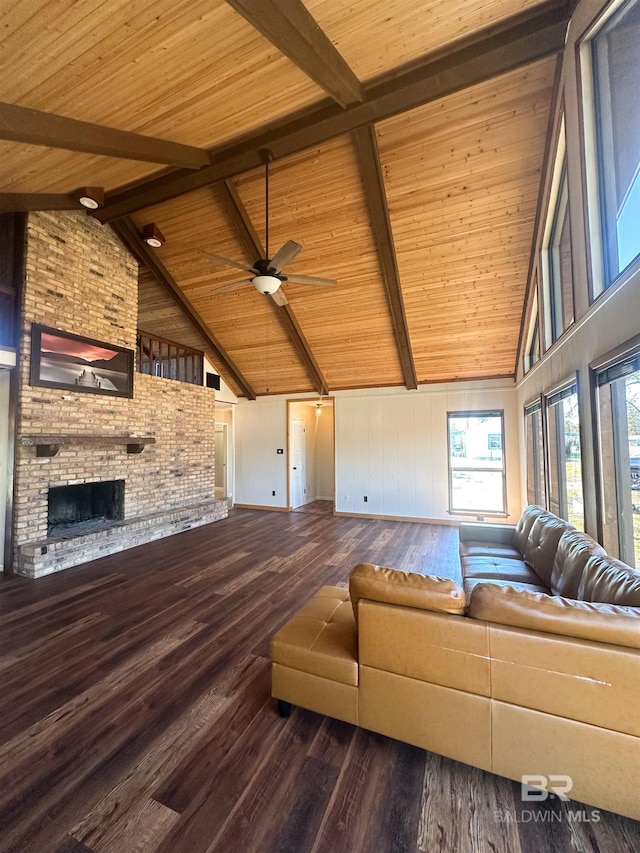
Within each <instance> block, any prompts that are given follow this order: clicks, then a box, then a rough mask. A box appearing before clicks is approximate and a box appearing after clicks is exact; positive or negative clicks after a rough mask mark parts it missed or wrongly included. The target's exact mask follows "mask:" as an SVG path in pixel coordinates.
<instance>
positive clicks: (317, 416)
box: [287, 397, 335, 512]
mask: <svg viewBox="0 0 640 853" xmlns="http://www.w3.org/2000/svg"><path fill="white" fill-rule="evenodd" d="M333 414H334V411H333V399H332V398H331V397H329V398H327V397H324V398H322V397H313V398H311V399H307V400H288V401H287V424H288V436H287V441H288V454H289V457H288V470H287V478H288V481H287V490H288V492H287V493H288V507H289V509H291V510H295V509H297V510H298V511H303V510H304V511H305V512H312V511H318V512H333V508H334V492H335V435H334V433H335V430H334V417H333Z"/></svg>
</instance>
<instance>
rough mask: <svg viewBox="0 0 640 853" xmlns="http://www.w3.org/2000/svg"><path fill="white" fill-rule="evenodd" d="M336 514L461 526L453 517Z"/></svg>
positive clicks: (360, 513) (336, 513) (376, 519)
mask: <svg viewBox="0 0 640 853" xmlns="http://www.w3.org/2000/svg"><path fill="white" fill-rule="evenodd" d="M333 514H334V515H344V516H347V518H369V519H371V520H372V521H410V522H412V523H413V524H446V525H447V526H448V527H459V526H460V521H458V520H457V519H453V518H416V517H415V516H404V515H373V514H370V513H364V512H338V510H334V513H333Z"/></svg>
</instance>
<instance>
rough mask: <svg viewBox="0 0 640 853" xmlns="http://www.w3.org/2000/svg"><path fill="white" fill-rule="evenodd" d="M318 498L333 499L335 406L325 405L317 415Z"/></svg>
mask: <svg viewBox="0 0 640 853" xmlns="http://www.w3.org/2000/svg"><path fill="white" fill-rule="evenodd" d="M315 433H316V499H317V500H325V501H332V500H333V493H334V488H335V457H334V452H333V440H334V435H333V406H331V405H324V406H323V407H322V409H321V410H320V414H319V415H318V416H316V424H315Z"/></svg>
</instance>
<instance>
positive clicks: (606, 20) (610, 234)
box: [578, 0, 640, 302]
mask: <svg viewBox="0 0 640 853" xmlns="http://www.w3.org/2000/svg"><path fill="white" fill-rule="evenodd" d="M629 2H633V0H614V2H612V3H611V4H610V5H609V6H608V8H606V9H605V10H604V11H603V12H602V14H600V15H598V17H597V19H596V20H595V21H594V22H593V23H592V24H591V25H590V26H589V28H588V29H587V30H586V32H585V34H584V36H583V37H582V39H581V41H580V44H579V46H578V59H579V79H580V101H581V116H582V127H583V152H584V183H585V185H586V208H587V216H586V228H587V236H588V250H589V255H590V260H591V263H590V264H589V267H590V270H589V284H590V288H589V289H590V293H589V298H590V302H595V301H596V300H597V299H598V298H599V297H600V296H601V295H602V294H603V293H604V292H605V291H606V290H608V289H609V288H610V287H612V286H613V285H614V284H616V282H618V281H619V280H620V279H621V278H623V277H625V276H626V275H627V274H628V273H629V271H630V270H633V269H636V268H637V267H638V266H639V265H640V253H638V254H636V256H635V258H633V259H632V260H631V261H630V262H629V263H628V264H627V265H626V266H625V267H624V268H623V269H620V270H617V267H618V266H619V264H618V263H617V258H618V245H617V236H616V226H615V221H614V222H613V223H610V222H609V221H608V218H609V216H608V210H609V209H610V207H611V202H610V199H609V198H608V195H610V193H611V189H610V187H609V188H607V187H606V186H605V184H606V183H609V184H610V182H607V181H605V175H606V173H607V172H608V173H609V174H610V173H611V172H612V170H613V168H614V167H613V165H612V163H611V162H608V163H607V164H606V167H605V165H604V164H603V160H604V156H603V148H604V147H606V146H607V144H608V145H609V147H611V146H612V144H613V143H612V134H611V132H610V130H609V131H607V129H606V128H604V129H603V127H602V116H601V114H600V112H601V111H600V106H599V103H600V98H599V94H598V80H597V78H596V68H595V65H596V61H594V53H595V47H594V45H595V39H596V38H597V36H598V35H599V34H601V33H602V32H603V31H604V30H606V28H607V27H608V26H609V24H610V23H611V21H612V19H613V18H615V17H616V15H617V14H618V13H619V12H620V10H621V9H622V8H623V7H624V6H625V5H626V4H627V3H629ZM604 136H607V137H608V143H607V141H606V140H605V139H603V137H604ZM609 159H611V158H609ZM605 169H606V171H605ZM639 169H640V167H639ZM635 174H636V178H635V179H634V180H633V181H632V183H631V184H630V187H631V186H633V184H634V183H635V180H636V179H637V176H638V170H636V173H635ZM612 244H615V252H612V248H611V247H612ZM612 255H615V257H616V263H615V265H614V264H613V261H612Z"/></svg>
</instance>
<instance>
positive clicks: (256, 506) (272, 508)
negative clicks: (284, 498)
mask: <svg viewBox="0 0 640 853" xmlns="http://www.w3.org/2000/svg"><path fill="white" fill-rule="evenodd" d="M233 508H234V509H263V510H267V511H268V512H289V507H286V506H260V505H259V504H234V505H233Z"/></svg>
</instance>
